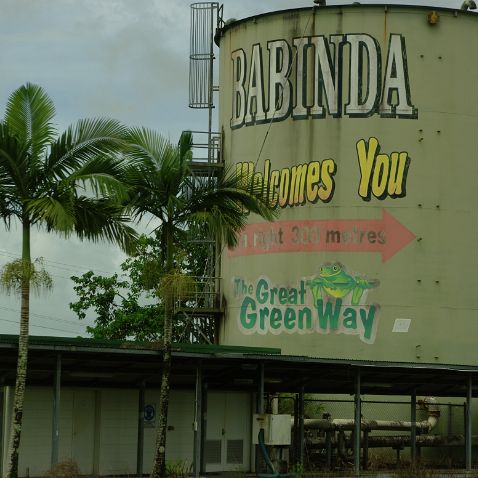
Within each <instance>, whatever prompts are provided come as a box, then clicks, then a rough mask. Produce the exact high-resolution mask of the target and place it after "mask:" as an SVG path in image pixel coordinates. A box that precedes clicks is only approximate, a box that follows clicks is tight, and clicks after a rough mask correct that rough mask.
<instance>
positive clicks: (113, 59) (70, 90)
mask: <svg viewBox="0 0 478 478" xmlns="http://www.w3.org/2000/svg"><path fill="white" fill-rule="evenodd" d="M347 3H351V2H346V1H342V0H336V1H332V0H329V1H328V4H330V5H340V4H342V5H344V4H347ZM361 3H385V2H383V1H363V0H361ZM389 3H407V4H413V5H435V6H442V7H450V8H455V7H459V6H460V5H461V0H458V1H456V0H435V1H413V0H408V1H407V2H389ZM223 4H224V18H225V19H227V18H236V19H240V18H244V17H248V16H251V15H254V14H258V13H264V12H269V11H274V10H281V9H286V8H296V7H304V6H310V5H312V2H311V1H310V2H309V1H301V0H235V1H233V0H225V1H224V2H223ZM189 5H190V2H189V1H184V0H183V1H180V0H2V1H1V15H0V44H1V45H2V51H1V54H0V57H1V64H2V71H1V75H0V108H1V110H0V111H2V114H3V110H4V106H5V102H6V99H7V98H8V95H9V94H10V93H11V92H12V91H13V90H14V89H15V88H17V87H18V86H20V85H21V84H23V83H25V82H27V81H29V82H32V83H38V84H40V85H41V86H43V87H44V88H45V89H46V91H47V92H48V93H49V95H50V96H51V97H52V98H53V100H54V102H55V105H56V108H57V118H56V119H57V124H58V127H59V129H60V130H63V129H64V128H65V127H66V126H67V125H69V124H70V123H72V122H75V121H76V120H77V119H79V118H82V117H94V116H110V117H115V118H117V119H119V120H121V121H123V122H124V123H126V124H128V125H144V126H148V127H151V128H155V129H157V130H159V131H160V132H162V133H163V134H164V135H166V136H169V137H170V139H171V140H173V141H176V140H177V138H178V137H179V134H180V132H181V131H182V130H184V129H192V130H205V129H207V117H206V115H205V113H204V112H203V111H198V110H190V109H188V106H187V105H188V55H189V22H190V8H189ZM20 244H21V242H20V229H19V228H18V227H15V226H13V227H12V230H11V231H10V232H5V231H4V228H3V224H0V266H2V265H3V264H5V263H6V262H7V261H9V260H12V259H13V258H16V257H18V255H19V254H20ZM32 256H33V257H43V258H44V260H45V264H46V266H47V268H48V270H49V271H50V273H51V274H52V275H53V278H54V280H55V286H54V290H53V292H52V293H51V294H49V295H47V296H42V297H38V298H35V297H34V298H33V299H32V307H31V311H32V313H31V317H32V319H31V334H32V335H63V336H76V335H84V334H85V323H84V322H79V321H78V320H77V319H76V317H75V316H74V315H73V314H72V313H71V312H70V310H69V307H68V304H69V302H71V301H72V300H74V299H75V294H74V292H73V288H72V282H71V280H70V279H69V278H70V276H71V275H80V274H82V273H83V272H86V271H87V270H90V269H92V270H94V271H96V272H98V273H102V274H111V273H113V272H115V271H118V269H119V265H120V264H121V262H122V261H123V260H124V256H123V255H122V253H121V252H119V251H118V249H117V248H115V247H113V246H107V245H106V246H105V245H91V244H87V243H81V242H79V241H77V240H75V239H71V240H68V241H65V240H61V239H56V238H52V237H51V236H49V235H47V234H45V233H42V232H35V233H34V235H33V241H32ZM18 321H19V300H18V299H17V298H16V297H8V296H5V295H4V294H1V293H0V333H15V334H16V333H18Z"/></svg>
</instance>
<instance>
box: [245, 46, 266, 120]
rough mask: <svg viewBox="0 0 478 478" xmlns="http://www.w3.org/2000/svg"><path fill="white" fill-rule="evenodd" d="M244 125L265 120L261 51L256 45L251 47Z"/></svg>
mask: <svg viewBox="0 0 478 478" xmlns="http://www.w3.org/2000/svg"><path fill="white" fill-rule="evenodd" d="M247 95H248V98H247V108H246V117H245V122H246V124H253V123H261V122H262V121H264V120H265V119H266V113H265V111H264V82H263V79H262V50H261V46H260V45H259V44H258V43H256V44H255V45H254V46H253V47H252V59H251V71H250V73H249V88H248V89H247Z"/></svg>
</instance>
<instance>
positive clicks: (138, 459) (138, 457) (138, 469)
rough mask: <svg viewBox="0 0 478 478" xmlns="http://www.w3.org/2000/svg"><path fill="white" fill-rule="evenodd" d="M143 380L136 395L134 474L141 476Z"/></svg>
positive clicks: (144, 385) (144, 386)
mask: <svg viewBox="0 0 478 478" xmlns="http://www.w3.org/2000/svg"><path fill="white" fill-rule="evenodd" d="M145 388H146V384H145V382H144V381H143V382H141V383H140V385H139V395H138V442H137V443H138V444H137V446H136V474H137V475H138V476H143V459H144V458H143V451H144V403H145V398H144V395H145Z"/></svg>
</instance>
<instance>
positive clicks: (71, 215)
mask: <svg viewBox="0 0 478 478" xmlns="http://www.w3.org/2000/svg"><path fill="white" fill-rule="evenodd" d="M24 206H25V207H26V210H27V211H28V213H29V214H30V221H31V224H37V223H38V222H40V221H42V222H44V223H45V224H46V225H47V229H48V230H49V231H56V232H59V233H62V234H64V235H65V236H69V235H70V234H71V232H72V231H73V229H74V226H75V222H76V220H75V209H74V197H73V196H72V194H68V192H65V193H63V194H62V195H59V196H57V197H53V196H46V197H39V198H34V199H29V200H27V201H25V202H24Z"/></svg>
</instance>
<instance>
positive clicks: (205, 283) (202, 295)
mask: <svg viewBox="0 0 478 478" xmlns="http://www.w3.org/2000/svg"><path fill="white" fill-rule="evenodd" d="M191 279H192V284H191V287H188V288H187V290H183V291H178V292H176V293H175V294H174V311H175V312H178V311H180V310H194V311H197V312H200V311H214V310H217V311H220V310H221V305H222V304H221V302H222V300H221V293H220V290H221V287H220V286H221V279H220V278H219V277H191Z"/></svg>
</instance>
